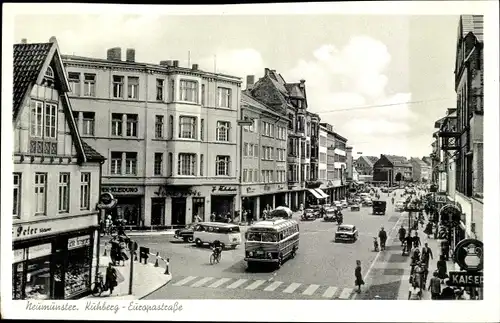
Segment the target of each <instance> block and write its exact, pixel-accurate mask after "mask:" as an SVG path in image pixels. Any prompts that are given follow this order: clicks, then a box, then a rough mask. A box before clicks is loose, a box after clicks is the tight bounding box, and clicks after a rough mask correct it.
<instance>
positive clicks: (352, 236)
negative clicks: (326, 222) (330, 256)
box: [335, 224, 358, 242]
mask: <svg viewBox="0 0 500 323" xmlns="http://www.w3.org/2000/svg"><path fill="white" fill-rule="evenodd" d="M356 240H358V229H356V226H354V225H352V224H342V225H339V226H338V227H337V232H335V242H339V241H351V242H355V241H356Z"/></svg>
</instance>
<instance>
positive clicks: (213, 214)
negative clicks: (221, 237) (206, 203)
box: [210, 212, 215, 222]
mask: <svg viewBox="0 0 500 323" xmlns="http://www.w3.org/2000/svg"><path fill="white" fill-rule="evenodd" d="M210 222H215V212H212V214H211V215H210Z"/></svg>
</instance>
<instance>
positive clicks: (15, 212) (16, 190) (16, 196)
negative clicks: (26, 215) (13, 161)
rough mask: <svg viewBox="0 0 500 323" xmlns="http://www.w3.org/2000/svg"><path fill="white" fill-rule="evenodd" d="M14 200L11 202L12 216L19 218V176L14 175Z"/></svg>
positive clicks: (18, 174)
mask: <svg viewBox="0 0 500 323" xmlns="http://www.w3.org/2000/svg"><path fill="white" fill-rule="evenodd" d="M13 193H14V199H13V200H12V216H13V217H14V218H20V217H21V174H20V173H14V188H13Z"/></svg>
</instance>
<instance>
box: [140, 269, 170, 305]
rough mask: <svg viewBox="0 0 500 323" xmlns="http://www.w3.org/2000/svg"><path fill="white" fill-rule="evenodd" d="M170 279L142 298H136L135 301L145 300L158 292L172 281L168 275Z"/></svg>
mask: <svg viewBox="0 0 500 323" xmlns="http://www.w3.org/2000/svg"><path fill="white" fill-rule="evenodd" d="M169 276H170V278H169V279H168V280H167V281H166V282H165V283H164V284H161V285H160V286H159V287H157V288H155V289H153V290H152V291H150V292H149V293H147V294H146V295H144V296H141V297H137V299H139V300H141V299H143V298H146V297H148V296H149V295H151V294H153V293H154V292H156V291H158V290H159V289H161V288H163V287H165V286H166V285H168V283H170V282H171V281H172V274H170V275H169Z"/></svg>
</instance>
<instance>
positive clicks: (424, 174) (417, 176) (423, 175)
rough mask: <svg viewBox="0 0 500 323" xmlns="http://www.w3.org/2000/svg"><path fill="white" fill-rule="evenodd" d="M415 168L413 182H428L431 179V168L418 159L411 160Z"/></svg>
mask: <svg viewBox="0 0 500 323" xmlns="http://www.w3.org/2000/svg"><path fill="white" fill-rule="evenodd" d="M410 163H411V165H412V166H413V172H412V174H413V175H412V176H413V180H414V181H416V182H428V181H430V179H431V166H429V165H428V164H427V163H426V162H424V161H423V160H422V159H420V158H417V157H412V158H410Z"/></svg>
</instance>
